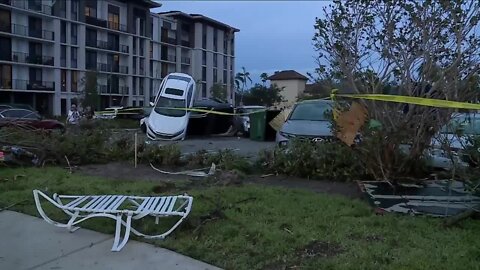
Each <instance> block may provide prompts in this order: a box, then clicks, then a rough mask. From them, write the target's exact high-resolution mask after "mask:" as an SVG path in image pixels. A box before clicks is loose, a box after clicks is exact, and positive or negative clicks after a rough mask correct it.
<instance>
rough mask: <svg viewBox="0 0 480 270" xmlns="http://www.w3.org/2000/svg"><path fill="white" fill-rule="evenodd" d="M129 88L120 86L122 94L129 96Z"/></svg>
mask: <svg viewBox="0 0 480 270" xmlns="http://www.w3.org/2000/svg"><path fill="white" fill-rule="evenodd" d="M128 90H129V89H128V86H120V94H122V95H128Z"/></svg>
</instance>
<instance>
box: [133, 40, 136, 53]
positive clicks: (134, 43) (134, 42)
mask: <svg viewBox="0 0 480 270" xmlns="http://www.w3.org/2000/svg"><path fill="white" fill-rule="evenodd" d="M133 54H137V38H136V37H133Z"/></svg>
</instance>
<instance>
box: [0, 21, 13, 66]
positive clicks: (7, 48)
mask: <svg viewBox="0 0 480 270" xmlns="http://www.w3.org/2000/svg"><path fill="white" fill-rule="evenodd" d="M0 20H1V19H0ZM0 51H1V52H2V53H1V54H0V60H4V61H11V59H12V40H11V39H10V38H6V37H0Z"/></svg>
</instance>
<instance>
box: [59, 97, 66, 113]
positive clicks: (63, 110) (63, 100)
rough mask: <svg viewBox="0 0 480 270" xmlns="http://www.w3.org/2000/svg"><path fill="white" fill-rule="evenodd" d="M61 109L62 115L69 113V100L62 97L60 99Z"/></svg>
mask: <svg viewBox="0 0 480 270" xmlns="http://www.w3.org/2000/svg"><path fill="white" fill-rule="evenodd" d="M60 111H61V113H62V115H66V114H67V100H66V99H64V98H62V99H61V100H60Z"/></svg>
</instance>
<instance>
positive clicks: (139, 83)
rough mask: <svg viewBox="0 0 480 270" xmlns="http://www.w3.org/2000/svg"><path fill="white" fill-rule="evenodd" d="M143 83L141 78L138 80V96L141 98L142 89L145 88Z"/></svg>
mask: <svg viewBox="0 0 480 270" xmlns="http://www.w3.org/2000/svg"><path fill="white" fill-rule="evenodd" d="M143 81H144V80H143V78H139V79H138V94H139V95H141V96H143V87H144V86H145V85H144V84H143Z"/></svg>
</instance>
